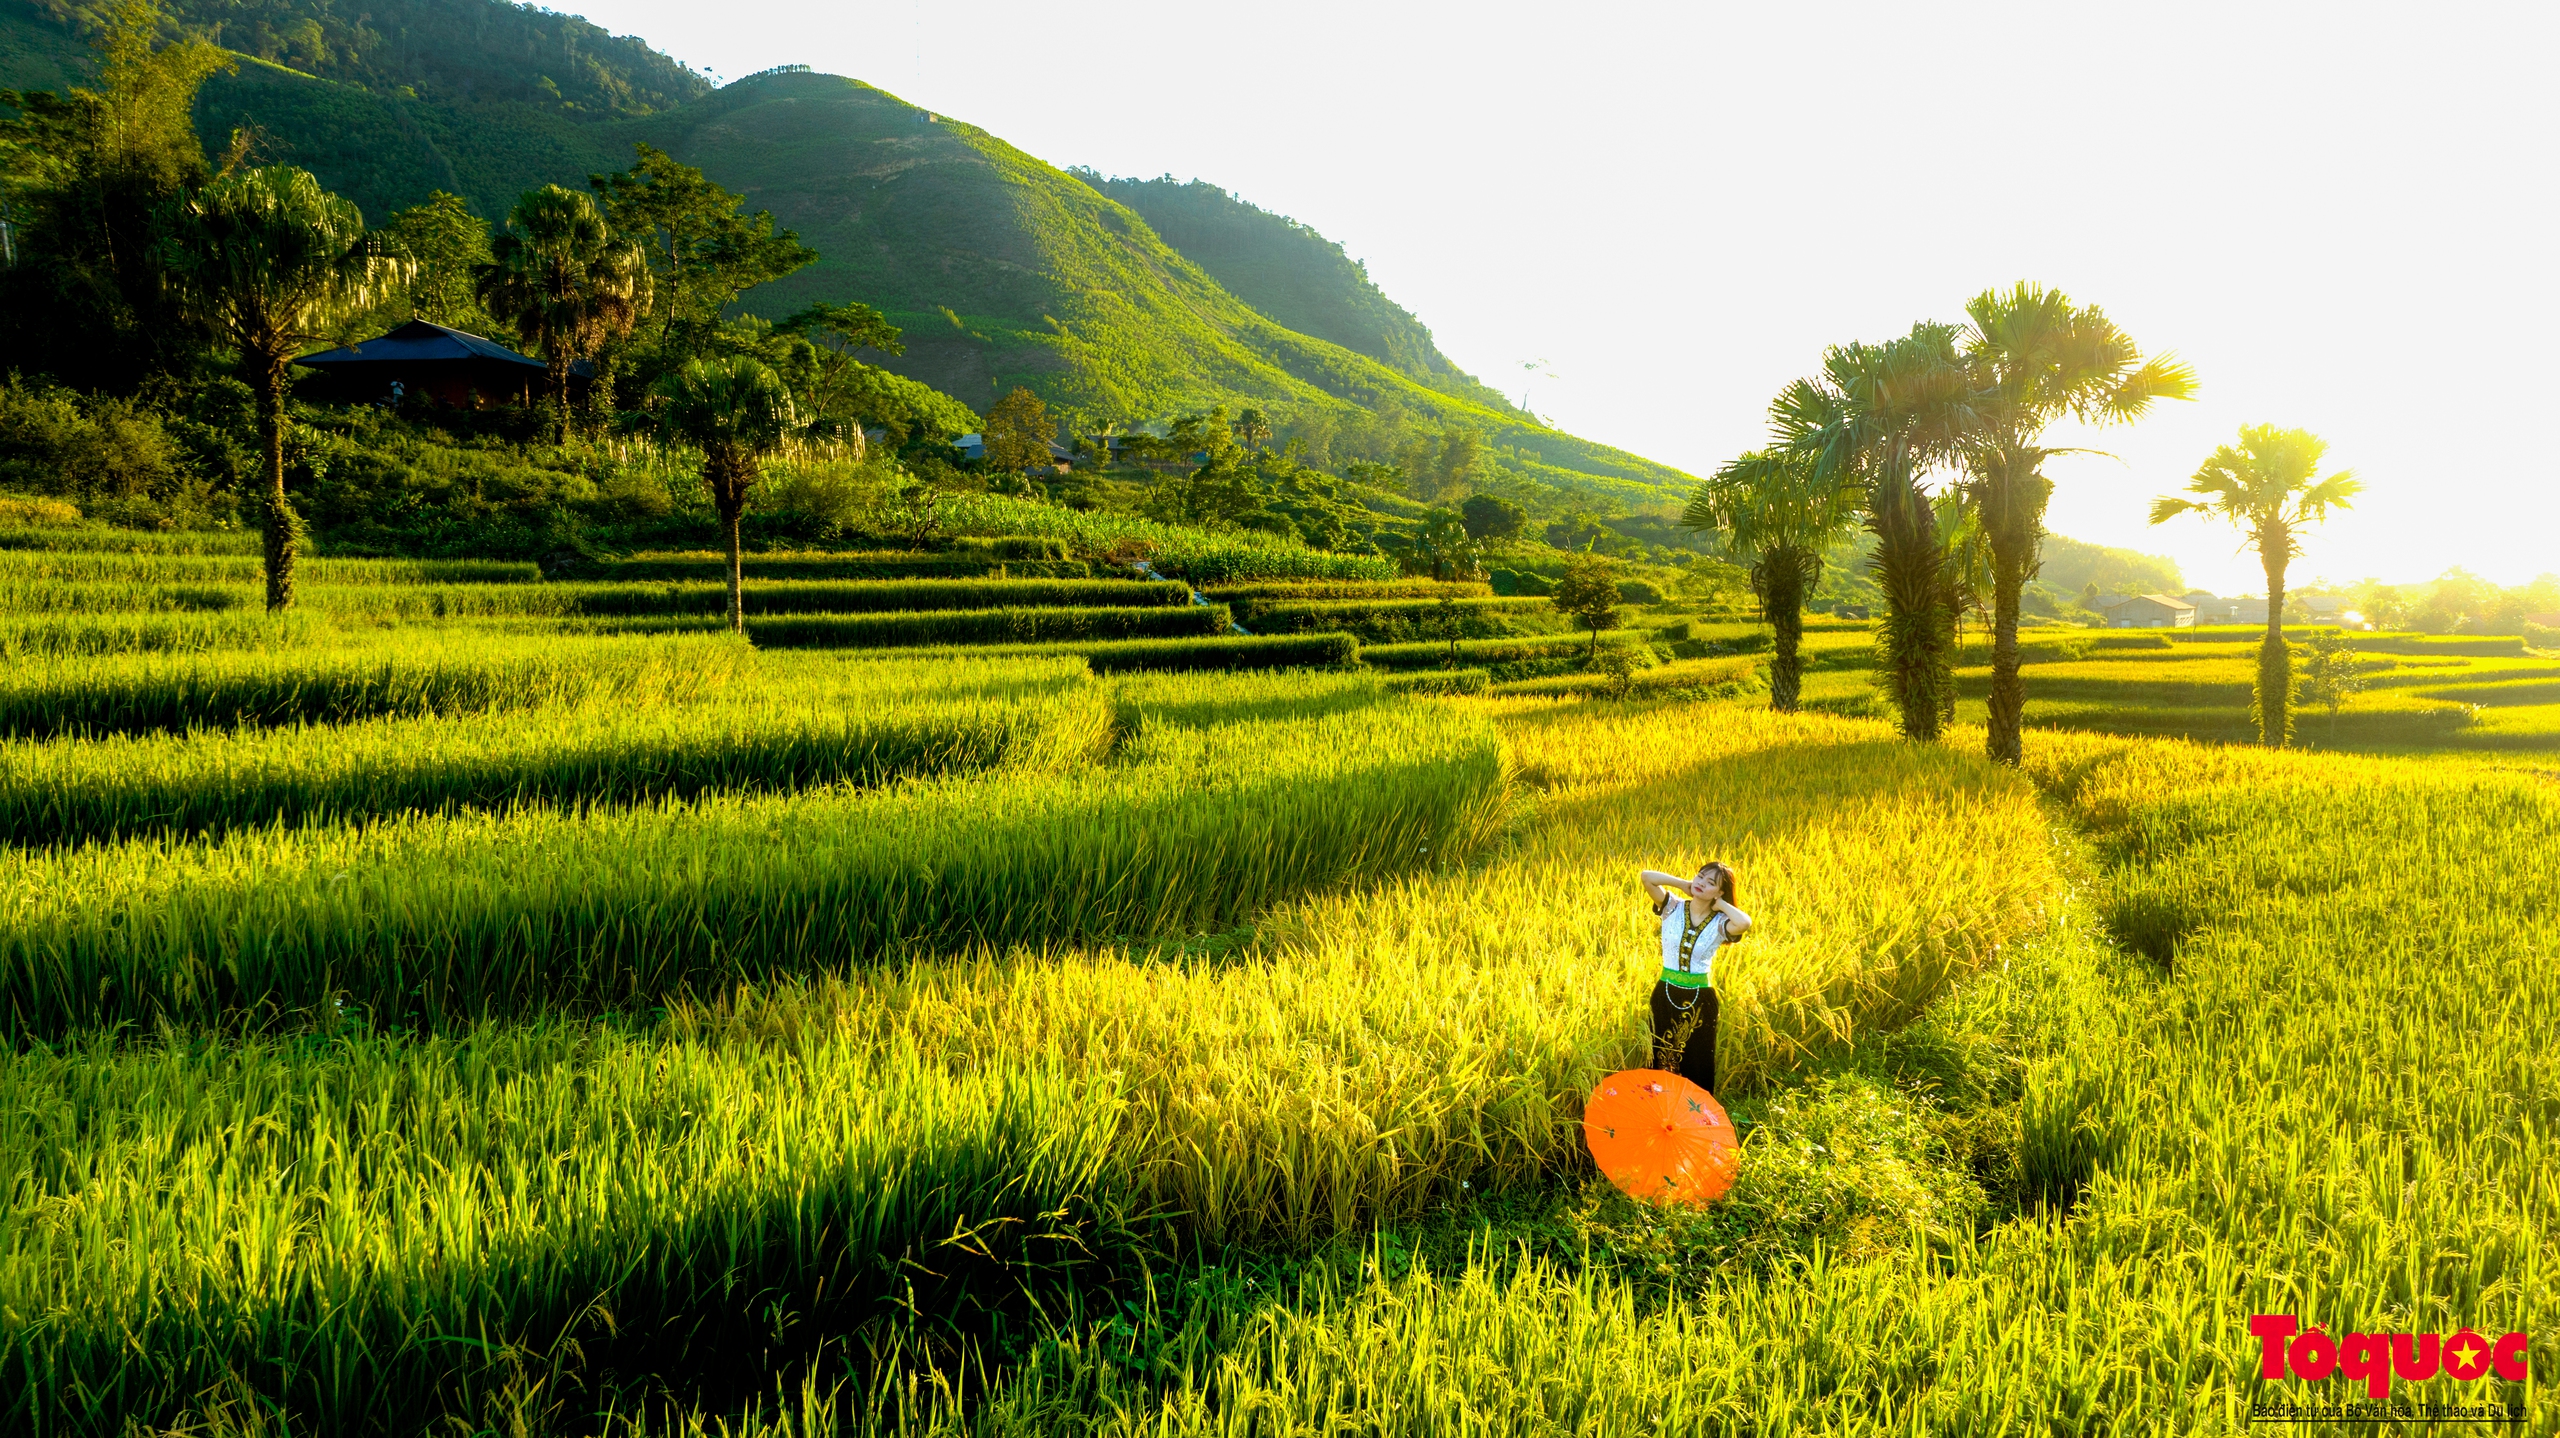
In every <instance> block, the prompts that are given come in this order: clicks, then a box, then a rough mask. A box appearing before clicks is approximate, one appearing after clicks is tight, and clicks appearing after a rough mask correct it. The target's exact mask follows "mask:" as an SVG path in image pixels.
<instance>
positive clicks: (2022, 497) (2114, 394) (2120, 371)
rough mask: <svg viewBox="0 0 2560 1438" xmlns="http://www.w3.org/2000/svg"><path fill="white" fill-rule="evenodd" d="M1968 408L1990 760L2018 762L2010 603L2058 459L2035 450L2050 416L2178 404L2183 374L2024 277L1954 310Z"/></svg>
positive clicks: (2186, 385) (2025, 574)
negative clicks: (1981, 559)
mask: <svg viewBox="0 0 2560 1438" xmlns="http://www.w3.org/2000/svg"><path fill="white" fill-rule="evenodd" d="M1965 314H1966V316H1967V317H1968V318H1969V319H1970V320H1971V321H1972V322H1971V324H1969V325H1968V326H1966V327H1965V330H1964V359H1965V363H1966V366H1967V368H1968V369H1969V370H1970V371H1971V376H1970V378H1969V380H1968V388H1969V389H1970V391H1971V393H1970V394H1969V395H1968V396H1967V400H1966V406H1967V409H1968V410H1969V414H1968V415H1967V418H1966V422H1965V428H1964V433H1963V435H1962V436H1961V437H1960V440H1959V443H1958V449H1959V452H1960V454H1961V457H1962V460H1963V464H1964V468H1965V472H1966V476H1967V477H1966V482H1965V489H1966V493H1967V494H1968V496H1969V497H1970V498H1971V499H1972V501H1973V506H1974V511H1975V513H1976V514H1977V515H1979V516H1980V518H1981V522H1982V528H1983V537H1984V539H1985V540H1987V541H1988V543H1989V545H1990V549H1991V567H1992V614H1991V718H1990V743H1989V746H1988V747H1989V750H1990V754H1991V757H1992V758H1993V759H1995V760H1997V761H1999V762H2001V763H2003V764H2015V763H2017V762H2018V760H2019V754H2020V746H2019V737H2020V729H2021V727H2022V725H2023V722H2024V720H2025V718H2026V708H2027V695H2026V686H2025V685H2024V684H2023V683H2022V682H2021V681H2020V679H2019V677H2018V595H2019V592H2020V591H2021V590H2023V589H2024V588H2025V587H2026V582H2027V580H2028V579H2030V578H2032V577H2033V576H2034V574H2035V571H2036V565H2037V559H2036V552H2037V550H2038V548H2039V547H2040V546H2041V545H2042V544H2043V541H2044V508H2045V501H2047V500H2048V499H2050V498H2052V496H2053V481H2052V480H2050V479H2047V478H2046V477H2045V475H2044V462H2045V460H2046V459H2047V458H2048V457H2050V456H2052V455H2056V454H2063V453H2069V452H2070V451H2066V450H2060V449H2054V448H2050V447H2048V446H2046V445H2045V443H2044V431H2045V429H2046V427H2047V426H2049V425H2051V424H2053V423H2054V422H2055V421H2057V420H2061V419H2066V418H2068V419H2076V420H2079V421H2081V422H2083V423H2089V424H2107V423H2118V422H2125V421H2131V420H2134V419H2138V418H2140V417H2141V416H2142V414H2143V413H2144V412H2145V411H2147V410H2149V409H2150V408H2151V404H2152V401H2154V400H2162V399H2188V398H2191V397H2193V395H2194V393H2195V374H2194V372H2193V371H2192V370H2189V369H2188V368H2187V367H2186V366H2185V365H2183V364H2180V363H2178V362H2177V361H2176V360H2175V359H2173V358H2170V357H2169V356H2166V355H2163V356H2160V357H2158V358H2156V359H2150V360H2145V359H2144V358H2143V357H2142V353H2141V351H2140V350H2138V349H2137V348H2135V346H2134V343H2133V340H2132V339H2131V338H2130V337H2128V336H2127V335H2126V334H2125V332H2124V331H2122V330H2120V329H2118V328H2116V326H2115V323H2114V322H2113V321H2111V320H2109V319H2108V318H2107V317H2106V315H2105V314H2104V313H2102V312H2101V311H2100V310H2099V309H2098V307H2097V306H2095V305H2087V306H2075V305H2073V304H2072V302H2071V298H2070V296H2068V295H2065V294H2063V293H2062V292H2061V291H2059V290H2048V289H2045V288H2044V287H2042V286H2040V285H2033V284H2028V283H2026V282H2024V281H2021V282H2020V283H2018V284H2017V285H2016V286H2015V287H2013V288H2011V289H2009V290H2007V291H2005V292H2004V291H2000V290H1985V291H1983V292H1982V293H1981V294H1979V295H1977V296H1975V297H1974V299H1973V302H1972V303H1971V304H1968V305H1966V306H1965Z"/></svg>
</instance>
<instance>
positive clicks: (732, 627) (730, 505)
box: [720, 488, 747, 634]
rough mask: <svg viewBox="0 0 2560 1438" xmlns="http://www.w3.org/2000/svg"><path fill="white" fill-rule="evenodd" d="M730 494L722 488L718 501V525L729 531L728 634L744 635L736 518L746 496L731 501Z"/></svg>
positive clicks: (743, 595) (743, 603) (743, 609)
mask: <svg viewBox="0 0 2560 1438" xmlns="http://www.w3.org/2000/svg"><path fill="white" fill-rule="evenodd" d="M732 492H733V491H731V490H728V489H726V488H724V489H723V491H722V498H721V501H720V523H721V526H722V527H723V528H725V529H727V530H728V531H729V632H730V633H732V634H744V633H746V632H747V613H746V598H745V593H744V586H743V585H742V583H741V574H740V562H739V559H738V518H739V514H740V512H741V511H742V510H744V509H745V508H746V505H745V504H744V503H742V502H741V501H742V500H744V499H745V497H746V496H745V495H743V494H740V495H738V497H737V498H735V499H732V498H729V497H728V495H729V494H730V493H732Z"/></svg>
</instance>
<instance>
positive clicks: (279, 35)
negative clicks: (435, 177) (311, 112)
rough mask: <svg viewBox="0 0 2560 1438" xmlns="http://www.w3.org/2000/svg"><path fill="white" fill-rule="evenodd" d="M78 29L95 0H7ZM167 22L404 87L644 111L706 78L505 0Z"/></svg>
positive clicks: (103, 11)
mask: <svg viewBox="0 0 2560 1438" xmlns="http://www.w3.org/2000/svg"><path fill="white" fill-rule="evenodd" d="M12 3H20V4H25V5H26V6H27V8H29V9H33V10H35V11H37V12H38V13H40V14H42V15H43V16H45V17H46V18H49V19H51V20H52V21H53V22H54V23H56V24H57V25H61V26H64V27H67V28H70V29H72V30H75V31H78V32H81V33H88V32H90V31H93V30H96V29H98V28H101V27H102V26H103V25H104V24H105V22H106V16H107V11H108V10H109V9H111V8H112V7H111V6H110V5H108V4H106V3H103V0H12ZM166 13H167V16H168V18H169V20H170V22H171V23H172V24H173V25H174V26H178V27H183V28H184V29H186V30H189V31H192V32H194V33H196V34H199V35H202V36H203V37H204V38H206V39H207V40H210V41H212V42H213V43H215V44H217V45H220V46H222V47H223V48H225V49H227V50H231V51H235V52H237V53H239V54H242V55H246V56H250V57H253V58H255V59H259V60H265V61H268V62H270V63H273V64H277V65H282V66H287V67H289V68H291V69H294V70H297V71H300V72H302V73H304V74H306V75H312V76H316V77H319V78H321V79H326V80H338V81H343V82H348V83H353V84H358V85H363V86H366V87H368V88H372V89H379V90H382V91H385V92H388V93H391V94H397V95H402V96H405V97H408V98H420V97H423V98H428V99H432V100H436V101H439V102H444V103H454V102H478V103H496V102H505V101H515V102H520V103H524V104H530V105H534V106H536V107H540V108H548V109H557V110H562V111H566V112H568V113H572V114H578V115H586V116H596V117H619V116H630V115H646V114H649V113H652V112H654V111H658V110H664V109H668V108H670V107H672V106H675V105H680V104H683V103H684V102H685V101H687V100H691V99H693V98H695V97H696V96H699V95H703V94H706V93H708V92H709V91H710V89H711V82H710V81H708V80H707V79H705V78H703V77H702V76H700V75H698V74H695V73H694V72H693V71H691V70H689V69H686V68H685V67H684V66H683V65H682V64H680V63H678V62H677V61H675V60H673V59H670V58H669V57H667V56H665V55H662V54H659V53H658V52H657V51H655V50H653V49H651V48H649V45H648V43H647V42H646V41H644V40H641V39H639V38H637V37H635V36H629V35H620V36H617V35H614V34H611V33H610V32H608V31H606V30H604V29H603V28H601V27H599V26H596V25H592V24H590V23H588V22H587V21H586V20H585V19H583V18H581V17H579V16H576V15H563V14H560V13H558V12H557V11H553V10H547V9H542V8H539V7H534V6H526V5H514V4H509V3H507V0H364V4H363V5H362V6H361V7H358V6H354V5H346V6H341V5H339V4H336V3H334V0H170V3H169V4H168V5H167V7H166Z"/></svg>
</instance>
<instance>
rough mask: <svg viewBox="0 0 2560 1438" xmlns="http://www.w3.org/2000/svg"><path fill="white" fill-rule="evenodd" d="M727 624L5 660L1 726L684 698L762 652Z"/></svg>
mask: <svg viewBox="0 0 2560 1438" xmlns="http://www.w3.org/2000/svg"><path fill="white" fill-rule="evenodd" d="M753 661H754V654H753V651H751V650H750V649H748V648H747V647H746V646H745V645H742V644H739V643H737V642H736V641H735V640H734V639H732V638H730V637H728V636H725V635H690V636H658V637H649V638H620V639H615V638H605V639H568V638H557V637H553V638H542V637H515V638H503V637H499V636H493V635H486V634H475V633H471V632H469V631H446V632H438V633H433V634H406V635H402V636H399V637H398V638H397V639H396V640H390V641H385V642H384V643H383V644H380V645H376V646H372V647H351V648H345V649H321V650H304V651H293V650H251V651H233V652H205V653H177V654H168V653H136V654H116V655H108V656H105V657H100V658H67V659H58V660H50V661H46V662H39V663H27V664H23V665H20V666H17V667H13V668H10V669H7V670H0V734H6V735H11V736H15V737H18V738H47V737H52V736H55V735H89V736H101V735H108V734H150V733H171V732H181V731H184V730H188V729H196V728H232V727H238V726H245V725H273V724H297V723H301V724H338V723H346V722H349V721H352V720H358V719H374V718H382V717H386V716H394V715H408V716H423V715H432V714H444V715H451V714H477V713H486V712H490V711H496V710H508V709H528V708H534V707H537V706H541V705H545V704H564V703H579V702H604V701H611V702H615V703H620V704H626V705H635V706H647V705H657V704H672V703H683V702H686V701H688V700H691V699H695V698H699V697H701V696H703V695H706V694H710V693H713V692H716V691H717V690H719V689H720V688H721V687H722V686H723V685H725V684H727V683H728V682H729V681H730V680H731V679H733V678H735V677H737V676H738V675H739V674H740V673H741V672H742V671H743V670H744V668H745V667H746V666H747V665H749V664H751V663H753Z"/></svg>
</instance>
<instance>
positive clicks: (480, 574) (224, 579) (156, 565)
mask: <svg viewBox="0 0 2560 1438" xmlns="http://www.w3.org/2000/svg"><path fill="white" fill-rule="evenodd" d="M265 563H266V561H265V560H264V559H263V558H260V557H259V556H257V555H255V554H254V553H253V554H175V553H169V552H164V551H137V552H134V553H129V554H114V553H100V552H96V551H90V552H85V553H74V552H65V551H61V550H42V549H10V548H6V547H0V585H22V584H34V583H56V584H255V583H258V582H260V581H261V580H262V579H263V578H264V576H265V572H266V571H265ZM294 573H295V577H296V578H297V579H298V580H300V581H301V582H303V583H306V584H329V585H339V584H529V583H532V582H535V581H537V580H539V579H541V578H542V567H541V566H540V565H538V564H535V563H533V562H532V561H530V560H512V559H325V558H322V559H313V558H304V559H302V560H301V561H300V562H298V563H297V564H296V565H295V567H294Z"/></svg>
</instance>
